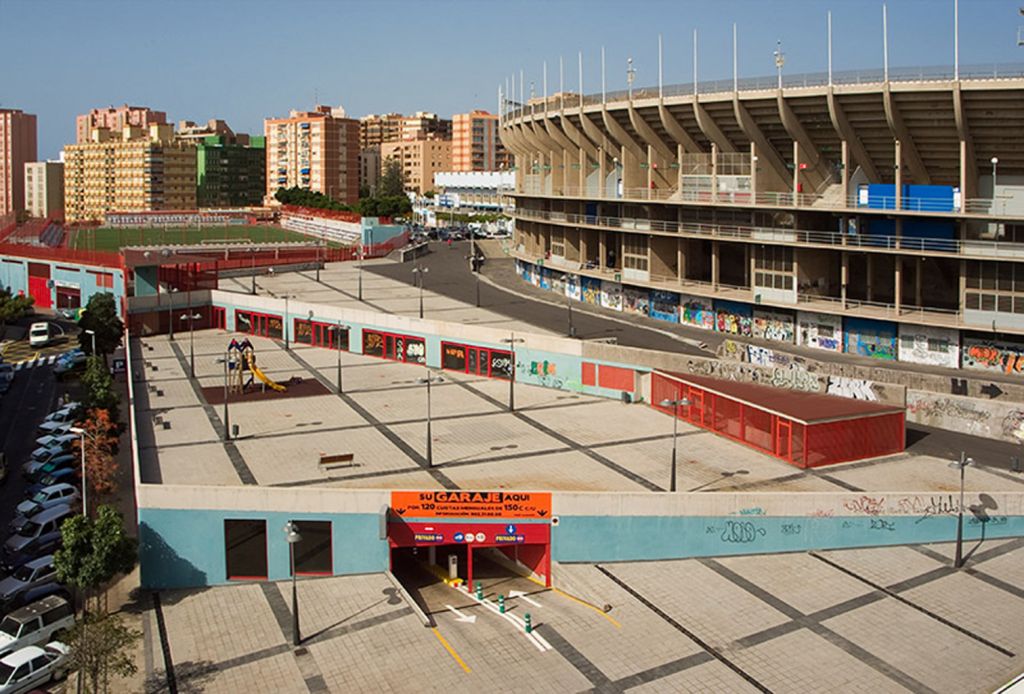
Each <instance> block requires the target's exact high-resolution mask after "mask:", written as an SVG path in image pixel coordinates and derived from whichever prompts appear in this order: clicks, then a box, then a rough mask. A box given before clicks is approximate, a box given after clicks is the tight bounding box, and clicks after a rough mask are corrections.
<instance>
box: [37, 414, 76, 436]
mask: <svg viewBox="0 0 1024 694" xmlns="http://www.w3.org/2000/svg"><path fill="white" fill-rule="evenodd" d="M74 425H75V420H74V419H73V418H71V417H69V418H68V419H67V420H65V421H57V420H50V421H48V422H42V423H41V424H40V425H39V427H38V428H37V429H36V432H37V433H38V434H39V436H40V438H42V437H43V436H60V435H61V434H66V433H68V430H69V429H70V428H71V427H73V426H74ZM36 440H37V441H38V440H39V439H36Z"/></svg>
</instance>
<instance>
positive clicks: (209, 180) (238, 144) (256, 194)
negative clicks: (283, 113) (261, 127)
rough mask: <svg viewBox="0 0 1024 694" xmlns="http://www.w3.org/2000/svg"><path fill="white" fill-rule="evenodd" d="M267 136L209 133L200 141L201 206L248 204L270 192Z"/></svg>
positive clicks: (198, 177) (198, 196) (198, 187)
mask: <svg viewBox="0 0 1024 694" xmlns="http://www.w3.org/2000/svg"><path fill="white" fill-rule="evenodd" d="M265 142H266V139H265V138H264V137H263V136H262V135H255V136H252V137H250V136H249V135H231V136H228V135H207V136H206V137H204V138H202V139H201V140H196V142H195V148H196V203H197V204H198V205H199V207H202V208H206V207H248V206H250V205H259V204H261V203H262V202H263V195H264V194H265V193H266V188H267V181H266V165H267V153H266V145H265Z"/></svg>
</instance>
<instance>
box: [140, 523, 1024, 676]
mask: <svg viewBox="0 0 1024 694" xmlns="http://www.w3.org/2000/svg"><path fill="white" fill-rule="evenodd" d="M1021 544H1022V543H1020V542H1018V541H996V542H990V543H986V544H985V546H984V547H982V548H981V549H979V550H978V551H977V552H976V553H975V554H974V555H973V556H972V558H971V560H970V561H969V563H968V565H967V570H966V571H959V572H957V571H954V570H952V569H951V568H950V566H949V561H948V559H947V555H948V554H949V552H950V551H951V550H950V547H949V546H940V545H935V546H927V547H920V548H906V547H891V548H879V549H868V550H843V551H834V552H823V553H800V554H789V555H772V556H746V557H732V558H720V559H714V560H700V559H692V560H680V561H667V562H645V563H624V564H606V565H601V566H596V567H595V566H577V567H573V571H576V572H585V573H587V574H588V579H589V583H590V585H591V586H595V587H596V589H597V590H599V591H600V592H601V596H602V601H603V602H607V603H608V604H610V605H611V606H612V610H611V612H610V613H608V614H607V615H606V614H602V613H601V612H600V611H599V610H597V609H594V608H591V607H588V606H585V605H582V604H580V603H578V602H576V601H574V600H571V599H570V598H568V597H566V596H565V595H563V594H560V593H558V592H556V591H548V592H543V593H539V594H533V595H531V596H530V597H531V599H533V600H534V601H535V602H537V603H539V606H534V605H529V604H526V603H523V602H521V601H518V600H509V601H508V605H509V609H510V611H511V612H512V613H513V614H516V615H519V616H521V615H522V614H523V613H524V612H527V611H529V612H530V613H531V615H532V617H533V620H534V624H535V625H537V633H538V634H540V635H542V636H543V637H544V638H545V639H546V640H547V641H548V642H549V643H550V644H551V646H552V647H553V648H552V650H550V651H546V652H540V651H539V650H538V649H537V648H535V647H534V646H533V645H531V643H530V642H529V641H527V640H526V638H525V636H524V635H523V634H522V633H521V630H520V629H518V628H515V627H513V625H511V624H509V623H508V622H506V621H504V620H503V619H501V618H500V617H499V616H498V615H496V614H494V613H492V612H489V611H487V610H485V609H483V608H482V607H479V606H477V607H470V608H461V612H462V613H463V614H464V615H473V616H476V621H475V622H473V623H467V622H463V621H459V620H458V619H457V618H456V616H455V615H454V614H451V613H448V612H444V613H441V614H438V615H437V629H436V631H435V630H431V629H429V628H425V627H423V626H422V625H421V624H420V622H419V621H418V620H417V618H416V617H415V616H414V615H413V613H412V611H411V610H410V609H409V607H408V606H407V605H406V604H405V603H404V602H403V601H402V599H401V598H400V597H399V596H398V595H397V594H396V593H395V591H394V589H393V588H392V586H391V583H390V582H389V581H388V580H387V579H386V578H385V577H384V576H382V575H368V576H350V577H335V578H326V579H311V580H303V581H300V582H299V585H298V591H299V610H300V617H301V620H302V624H301V631H302V633H303V634H304V641H303V644H302V649H300V650H299V651H297V652H296V651H294V650H293V648H292V647H291V645H290V643H291V616H290V615H291V613H290V609H291V587H290V584H288V583H280V584H242V585H232V586H222V587H216V588H209V589H205V590H199V591H167V592H164V593H162V594H161V596H160V598H161V600H160V602H161V613H162V619H163V623H164V625H165V634H166V645H167V650H168V651H169V653H170V656H171V663H172V670H173V672H174V678H175V680H176V685H177V687H178V690H179V691H205V692H238V691H274V692H321V691H337V692H421V691H424V689H427V688H429V689H431V690H437V691H452V692H479V691H529V692H575V691H588V690H591V691H601V692H617V691H642V692H667V691H680V692H753V691H761V692H768V691H771V692H820V691H843V692H847V691H850V692H858V691H864V692H898V691H915V692H954V691H955V692H979V693H980V692H988V691H991V690H992V689H993V688H995V687H996V686H998V685H1000V684H1002V683H1003V682H1005V681H1007V680H1009V679H1010V678H1011V677H1012V676H1013V675H1014V674H1016V673H1017V672H1019V671H1021V670H1022V669H1024V653H1022V650H1024V646H1022V644H1024V619H1022V618H1021V617H1022V616H1024V615H1022V613H1024V595H1020V594H1019V593H1018V594H1014V593H1013V592H1007V591H1005V590H1002V589H1000V588H996V587H993V586H992V585H990V584H988V583H986V582H985V581H984V580H982V577H983V576H988V575H989V572H1001V573H1003V574H1006V573H1007V572H1009V573H1013V574H1015V575H1016V576H1020V575H1024V549H1022V548H1021ZM868 568H869V569H870V572H865V569H868ZM555 579H556V585H557V580H558V574H557V573H556V574H555ZM490 597H492V598H493V596H490ZM304 606H305V607H304ZM145 619H146V620H147V621H148V622H149V624H148V625H147V628H146V630H145V631H146V640H147V643H146V644H145V650H146V651H147V652H150V653H152V654H153V656H152V657H151V658H150V659H149V661H150V669H151V671H150V672H149V673H147V675H148V677H147V682H148V683H149V691H162V690H164V689H166V670H165V664H164V662H163V657H162V656H161V653H162V651H163V647H162V644H161V643H160V630H159V629H158V628H157V627H156V615H155V613H154V612H153V611H150V612H148V613H147V614H146V615H145ZM449 649H450V650H449ZM463 665H464V667H463Z"/></svg>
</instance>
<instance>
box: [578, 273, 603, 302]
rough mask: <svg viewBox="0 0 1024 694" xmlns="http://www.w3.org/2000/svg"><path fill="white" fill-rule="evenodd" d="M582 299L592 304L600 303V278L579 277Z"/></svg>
mask: <svg viewBox="0 0 1024 694" xmlns="http://www.w3.org/2000/svg"><path fill="white" fill-rule="evenodd" d="M580 282H581V283H582V291H583V301H585V302H586V303H588V304H593V305H594V306H600V305H601V280H595V279H591V278H590V277H581V278H580Z"/></svg>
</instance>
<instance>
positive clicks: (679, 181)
mask: <svg viewBox="0 0 1024 694" xmlns="http://www.w3.org/2000/svg"><path fill="white" fill-rule="evenodd" d="M676 166H677V168H676V190H678V191H679V199H680V200H682V198H683V146H682V145H676Z"/></svg>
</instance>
